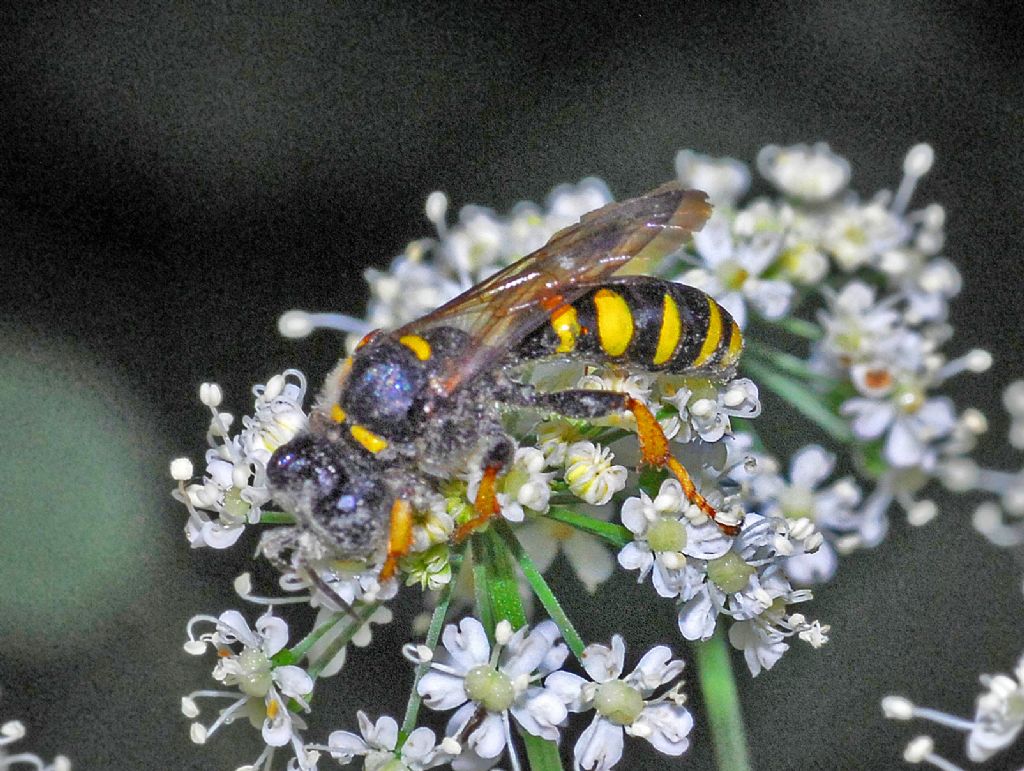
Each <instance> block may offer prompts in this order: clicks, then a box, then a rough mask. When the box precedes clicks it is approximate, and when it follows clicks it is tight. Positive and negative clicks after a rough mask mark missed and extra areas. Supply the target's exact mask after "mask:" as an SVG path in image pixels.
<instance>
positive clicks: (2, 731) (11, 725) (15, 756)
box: [0, 720, 71, 771]
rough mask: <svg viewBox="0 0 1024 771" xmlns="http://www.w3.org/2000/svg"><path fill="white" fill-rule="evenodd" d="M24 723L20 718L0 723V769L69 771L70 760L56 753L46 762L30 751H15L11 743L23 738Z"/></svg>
mask: <svg viewBox="0 0 1024 771" xmlns="http://www.w3.org/2000/svg"><path fill="white" fill-rule="evenodd" d="M25 733H26V731H25V725H24V723H22V722H21V721H20V720H8V721H7V722H6V723H3V724H0V771H7V769H9V768H23V769H35V771H71V761H70V760H68V759H67V758H66V757H64V756H63V755H58V756H57V757H55V758H54V759H53V762H52V763H47V762H46V761H45V760H43V759H42V758H41V757H39V756H38V755H36V754H34V753H31V752H16V751H14V750H13V749H12V747H11V745H12V744H14V743H15V742H17V741H19V740H21V739H23V738H25Z"/></svg>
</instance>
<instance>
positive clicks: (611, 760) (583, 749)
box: [573, 717, 623, 771]
mask: <svg viewBox="0 0 1024 771" xmlns="http://www.w3.org/2000/svg"><path fill="white" fill-rule="evenodd" d="M622 745H623V738H622V727H621V726H617V725H613V724H612V723H610V722H609V721H607V720H605V719H604V718H601V717H595V718H594V720H593V722H592V723H591V724H590V726H589V727H588V728H587V730H586V731H584V732H583V733H582V734H580V738H579V739H578V740H577V742H576V746H575V748H574V749H573V758H574V760H575V763H574V764H573V768H574V769H579V771H609V769H611V768H612V767H613V766H614V765H615V764H616V763H618V762H619V760H620V759H621V758H622Z"/></svg>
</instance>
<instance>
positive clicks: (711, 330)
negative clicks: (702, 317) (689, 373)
mask: <svg viewBox="0 0 1024 771" xmlns="http://www.w3.org/2000/svg"><path fill="white" fill-rule="evenodd" d="M721 342H722V312H721V311H720V310H718V303H716V302H715V301H714V300H712V299H711V298H710V297H709V298H708V332H707V334H706V335H705V336H704V344H703V345H702V346H701V347H700V353H698V354H697V358H696V359H694V360H693V365H692V366H694V367H699V366H701V365H702V364H704V363H706V362H707V360H708V359H710V358H711V356H712V354H713V353H714V352H715V351H716V350H718V344H719V343H721Z"/></svg>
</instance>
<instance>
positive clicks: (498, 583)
mask: <svg viewBox="0 0 1024 771" xmlns="http://www.w3.org/2000/svg"><path fill="white" fill-rule="evenodd" d="M498 524H501V523H498ZM473 538H474V540H475V541H484V540H485V539H486V543H485V544H483V545H482V546H481V548H480V551H481V552H482V553H483V554H484V555H485V559H486V562H485V569H484V570H483V571H482V575H483V577H484V580H485V581H486V594H487V595H488V596H489V605H490V607H491V609H492V610H493V614H494V615H493V619H494V621H495V622H498V621H508V622H509V623H510V624H511V625H512V628H513V629H519V628H520V627H522V626H525V624H526V611H525V609H524V608H523V600H522V598H521V597H520V596H519V584H518V582H517V581H516V575H515V567H514V566H513V563H512V557H511V555H510V554H509V551H508V549H507V548H506V547H505V544H504V542H503V541H502V540H501V538H500V537H499V536H498V535H497V533H496V532H495V531H494V528H493V527H492V528H490V529H489V530H488V531H487V532H486V533H480V534H478V535H475V536H473ZM474 546H475V544H474ZM473 554H474V559H475V558H476V554H477V549H476V548H474V550H473ZM474 578H476V575H475V574H474ZM479 598H480V595H479V594H477V599H478V601H479ZM488 631H489V632H490V633H491V634H492V635H493V632H494V629H493V627H492V628H491V629H489V630H488ZM519 736H520V737H521V738H522V740H523V744H524V745H525V746H526V757H527V759H528V760H529V763H530V771H562V759H561V757H560V756H559V754H558V745H557V744H555V742H550V741H548V740H547V739H542V738H540V737H539V736H534V735H533V734H531V733H529V732H528V731H524V730H523V729H522V728H521V727H520V728H519Z"/></svg>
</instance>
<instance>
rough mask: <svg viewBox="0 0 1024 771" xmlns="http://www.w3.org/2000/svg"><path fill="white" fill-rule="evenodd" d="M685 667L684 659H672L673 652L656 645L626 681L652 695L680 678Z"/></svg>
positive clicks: (663, 646) (665, 647)
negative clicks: (666, 684)
mask: <svg viewBox="0 0 1024 771" xmlns="http://www.w3.org/2000/svg"><path fill="white" fill-rule="evenodd" d="M684 666H685V664H684V663H683V661H682V659H675V660H673V659H672V651H671V650H669V648H668V647H667V646H665V645H656V646H655V647H653V648H651V649H650V650H649V651H647V653H645V654H644V656H643V658H642V659H640V663H639V664H637V665H636V669H634V670H633V671H632V672H631V673H630V674H629V676H628V677H626V678H625V680H626V682H627V683H629V684H630V685H633V686H636V687H637V688H639V689H640V690H641V691H645V692H646V693H651V692H652V691H655V690H657V689H658V688H660V687H661V686H662V685H664V684H665V683H668V682H671V681H672V680H675V679H676V678H677V677H679V675H680V674H681V673H682V671H683V667H684Z"/></svg>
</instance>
